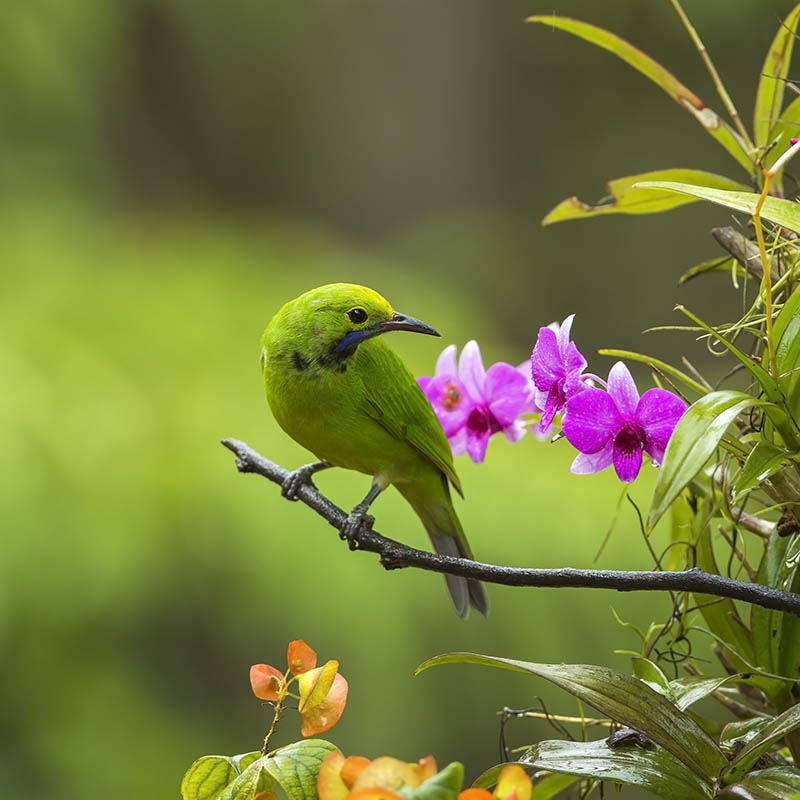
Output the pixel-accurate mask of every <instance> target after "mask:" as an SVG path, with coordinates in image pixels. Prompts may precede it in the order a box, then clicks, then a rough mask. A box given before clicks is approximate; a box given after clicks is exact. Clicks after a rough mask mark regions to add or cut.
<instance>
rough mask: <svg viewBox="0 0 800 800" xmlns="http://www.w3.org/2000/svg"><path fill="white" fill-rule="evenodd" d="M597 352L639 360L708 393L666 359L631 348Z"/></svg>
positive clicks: (607, 349)
mask: <svg viewBox="0 0 800 800" xmlns="http://www.w3.org/2000/svg"><path fill="white" fill-rule="evenodd" d="M597 353H598V355H601V356H611V358H628V359H630V360H631V361H638V362H640V363H642V364H647V365H648V366H649V367H652V368H653V369H656V370H659V371H660V372H663V373H664V374H665V375H669V376H670V378H675V380H678V381H680V382H681V383H683V384H684V385H685V386H688V387H689V388H690V389H691V390H692V391H695V392H697V394H701V395H702V394H707V393H708V389H706V387H705V386H703V384H702V383H700V382H699V381H696V380H695V379H694V378H691V377H689V376H688V375H687V374H686V373H685V372H682V371H681V370H679V369H677V367H673V366H672V364H667V362H666V361H659V360H658V359H657V358H652V357H651V356H645V355H642V354H641V353H634V352H632V351H631V350H614V349H609V348H604V349H602V350H598V351H597Z"/></svg>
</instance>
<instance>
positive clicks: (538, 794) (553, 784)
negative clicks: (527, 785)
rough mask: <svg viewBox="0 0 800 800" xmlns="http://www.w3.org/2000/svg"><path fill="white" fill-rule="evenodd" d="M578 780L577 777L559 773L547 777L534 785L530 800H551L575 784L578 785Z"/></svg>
mask: <svg viewBox="0 0 800 800" xmlns="http://www.w3.org/2000/svg"><path fill="white" fill-rule="evenodd" d="M578 780H579V778H578V776H577V775H566V774H559V773H558V772H553V773H552V774H550V775H545V776H544V778H542V779H541V780H538V781H536V783H535V784H534V785H533V791H532V792H531V798H530V800H551V798H553V797H555V796H556V795H557V794H560V793H561V792H563V791H564V789H567V788H569V787H570V786H572V784H573V783H577V782H578Z"/></svg>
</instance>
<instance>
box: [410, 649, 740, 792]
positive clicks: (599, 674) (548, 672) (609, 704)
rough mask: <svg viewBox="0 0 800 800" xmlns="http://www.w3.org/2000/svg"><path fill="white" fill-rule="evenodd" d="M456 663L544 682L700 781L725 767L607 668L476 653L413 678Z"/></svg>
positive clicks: (686, 724)
mask: <svg viewBox="0 0 800 800" xmlns="http://www.w3.org/2000/svg"><path fill="white" fill-rule="evenodd" d="M457 663H462V664H479V665H482V666H489V667H496V668H499V669H507V670H512V671H514V672H523V673H529V674H532V675H537V676H539V677H541V678H544V679H545V680H548V681H550V682H551V683H554V684H555V685H556V686H559V687H561V688H562V689H564V690H566V691H567V692H569V693H570V694H572V695H574V696H575V697H577V698H579V699H580V700H582V701H583V702H585V703H587V704H588V705H590V706H592V707H593V708H596V709H597V710H598V711H600V712H601V713H603V714H606V715H607V716H609V717H611V719H613V720H615V721H616V722H620V723H621V724H623V725H626V726H629V727H631V728H635V729H636V730H638V731H641V732H642V733H644V734H646V735H647V736H648V737H649V738H650V739H652V740H653V741H654V742H656V743H657V744H660V745H662V746H663V747H664V748H666V749H667V750H669V751H670V752H671V753H672V754H673V755H674V756H675V757H676V758H678V759H679V760H680V761H682V762H683V763H684V764H686V765H687V766H688V767H689V768H690V769H691V770H692V771H694V772H696V773H697V774H698V775H700V776H702V777H709V776H712V775H716V774H717V773H718V772H719V770H720V769H721V768H722V766H723V764H724V758H723V755H722V753H721V751H720V750H719V748H718V747H717V745H716V744H715V743H714V742H713V741H712V740H711V738H710V737H709V736H708V735H707V734H706V733H705V732H704V731H703V730H702V729H701V728H700V727H699V726H698V725H697V723H696V722H694V720H692V719H690V718H689V717H688V716H686V715H685V714H683V713H682V712H681V711H679V710H678V709H677V708H676V707H675V706H674V705H673V704H672V703H671V702H670V701H669V700H667V699H666V698H665V697H663V696H662V695H660V694H658V693H657V692H654V691H653V690H652V689H651V688H650V687H649V686H647V684H645V683H643V682H642V681H640V680H639V679H638V678H634V677H631V676H630V675H624V674H623V673H621V672H617V671H615V670H612V669H609V668H608V667H600V666H593V665H586V664H536V663H532V662H528V661H516V660H514V659H510V658H500V657H498V656H483V655H478V654H476V653H446V654H444V655H440V656H436V657H435V658H432V659H430V660H428V661H426V662H424V663H423V664H421V665H420V666H419V667H417V669H416V672H415V674H419V673H420V672H422V671H423V670H425V669H428V668H429V667H432V666H438V665H441V664H457ZM558 771H564V770H558Z"/></svg>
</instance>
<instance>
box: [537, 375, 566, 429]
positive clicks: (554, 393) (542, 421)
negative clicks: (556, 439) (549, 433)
mask: <svg viewBox="0 0 800 800" xmlns="http://www.w3.org/2000/svg"><path fill="white" fill-rule="evenodd" d="M560 399H561V392H560V391H559V388H558V384H555V383H554V384H553V385H552V386H551V387H550V392H549V393H548V395H547V399H546V400H545V402H544V409H543V410H542V416H541V417H540V418H539V430H540V431H542V432H544V431H545V430H546V429H547V428H549V427H550V425H552V423H553V419H554V418H555V416H556V413H557V412H558V409H559V408H560V405H559V401H560Z"/></svg>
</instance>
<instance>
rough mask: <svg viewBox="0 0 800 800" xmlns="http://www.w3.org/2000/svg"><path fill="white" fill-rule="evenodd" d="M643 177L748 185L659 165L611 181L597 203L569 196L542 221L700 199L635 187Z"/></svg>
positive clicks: (663, 207) (645, 210)
mask: <svg viewBox="0 0 800 800" xmlns="http://www.w3.org/2000/svg"><path fill="white" fill-rule="evenodd" d="M644 181H678V182H680V183H692V184H697V185H699V186H708V187H709V188H712V189H728V190H732V191H738V190H742V191H747V188H748V187H747V186H745V185H743V184H741V183H739V182H738V181H734V180H731V179H730V178H726V177H725V176H724V175H715V174H714V173H712V172H704V171H703V170H700V169H658V170H653V171H652V172H642V173H640V174H639V175H629V176H627V177H624V178H616V179H614V180H612V181H609V182H608V184H607V186H608V197H606V198H604V199H603V200H601V201H600V202H599V203H597V204H595V205H588V204H587V203H584V202H582V201H581V200H578V198H577V197H568V198H567V199H566V200H563V201H562V202H561V203H559V204H558V205H557V206H556V207H555V208H554V209H553V210H552V211H550V212H549V213H548V214H547V216H546V217H545V218H544V219H543V220H542V225H551V224H552V223H554V222H564V221H565V220H571V219H586V218H588V217H598V216H602V215H603V214H656V213H658V212H660V211H669V210H670V209H672V208H677V207H678V206H683V205H686V204H687V203H696V202H697V201H698V199H699V198H697V197H690V196H689V195H681V194H672V195H670V194H666V193H665V192H661V191H657V190H648V189H639V188H634V187H635V186H636V185H637V184H639V183H642V182H644Z"/></svg>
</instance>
